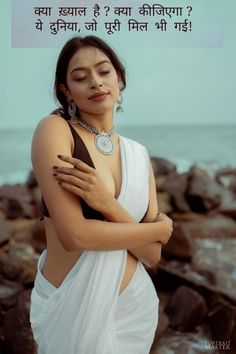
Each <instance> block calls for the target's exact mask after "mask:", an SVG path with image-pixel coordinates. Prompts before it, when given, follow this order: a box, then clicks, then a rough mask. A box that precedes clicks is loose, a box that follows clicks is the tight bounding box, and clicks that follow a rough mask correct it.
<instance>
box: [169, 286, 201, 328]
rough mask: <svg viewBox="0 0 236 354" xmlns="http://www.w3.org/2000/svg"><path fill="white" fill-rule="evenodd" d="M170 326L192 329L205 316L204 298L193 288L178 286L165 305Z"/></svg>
mask: <svg viewBox="0 0 236 354" xmlns="http://www.w3.org/2000/svg"><path fill="white" fill-rule="evenodd" d="M165 311H166V313H167V315H168V317H169V320H170V326H171V327H173V328H174V329H177V330H179V331H193V330H194V329H195V328H196V326H198V325H199V324H200V323H201V321H202V319H203V318H204V317H205V316H206V314H207V312H208V308H207V305H206V302H205V300H204V298H203V297H202V296H201V295H200V294H199V293H198V292H196V291H195V290H193V289H191V288H188V287H186V286H180V287H179V288H178V289H177V290H176V291H175V293H174V294H173V296H172V297H171V299H170V302H169V303H168V305H167V307H166V310H165Z"/></svg>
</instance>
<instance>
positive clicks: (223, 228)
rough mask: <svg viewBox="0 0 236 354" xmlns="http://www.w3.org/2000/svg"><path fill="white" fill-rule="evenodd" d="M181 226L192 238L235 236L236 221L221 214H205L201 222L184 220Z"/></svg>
mask: <svg viewBox="0 0 236 354" xmlns="http://www.w3.org/2000/svg"><path fill="white" fill-rule="evenodd" d="M182 226H183V228H184V229H186V233H189V234H190V235H191V238H192V239H201V238H216V239H221V238H222V239H223V238H235V237H236V222H235V221H234V220H232V219H230V218H228V217H226V216H223V215H214V216H206V217H205V218H204V219H203V220H202V221H201V222H199V221H198V220H196V221H186V222H183V223H182Z"/></svg>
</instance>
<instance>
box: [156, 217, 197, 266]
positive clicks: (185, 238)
mask: <svg viewBox="0 0 236 354" xmlns="http://www.w3.org/2000/svg"><path fill="white" fill-rule="evenodd" d="M192 249H193V246H192V242H191V236H190V233H189V232H188V230H187V229H186V228H184V226H183V224H182V223H178V222H174V224H173V233H172V236H171V238H170V239H169V241H168V243H167V245H165V246H164V247H163V250H162V252H163V255H164V257H165V258H172V259H173V258H178V259H182V260H185V261H191V259H192V252H193V250H192Z"/></svg>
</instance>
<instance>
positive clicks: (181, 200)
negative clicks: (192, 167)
mask: <svg viewBox="0 0 236 354" xmlns="http://www.w3.org/2000/svg"><path fill="white" fill-rule="evenodd" d="M188 179H189V175H188V173H181V174H172V175H170V176H168V178H166V181H165V184H164V186H163V190H164V191H165V192H167V193H168V194H169V195H170V197H171V201H172V203H173V206H174V209H175V210H177V211H180V212H185V213H186V212H190V211H191V209H190V207H189V204H188V202H187V200H186V198H185V194H186V191H187V188H188Z"/></svg>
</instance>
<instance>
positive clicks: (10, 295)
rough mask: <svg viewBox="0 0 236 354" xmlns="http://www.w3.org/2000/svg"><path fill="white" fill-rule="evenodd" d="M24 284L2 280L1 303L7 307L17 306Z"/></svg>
mask: <svg viewBox="0 0 236 354" xmlns="http://www.w3.org/2000/svg"><path fill="white" fill-rule="evenodd" d="M21 291H22V286H21V285H20V284H18V283H16V282H13V281H8V280H5V279H4V280H3V279H2V280H0V304H1V305H2V306H3V307H5V308H8V307H11V306H15V305H16V303H17V300H18V295H19V293H20V292H21Z"/></svg>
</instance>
